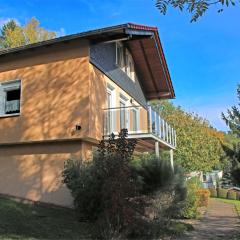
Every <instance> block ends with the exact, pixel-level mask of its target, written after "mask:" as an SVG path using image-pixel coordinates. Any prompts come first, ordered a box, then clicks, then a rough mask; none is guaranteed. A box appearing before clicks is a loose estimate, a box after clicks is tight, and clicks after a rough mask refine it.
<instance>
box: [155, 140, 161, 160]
mask: <svg viewBox="0 0 240 240" xmlns="http://www.w3.org/2000/svg"><path fill="white" fill-rule="evenodd" d="M155 154H156V157H157V158H158V159H160V152H159V142H158V141H156V142H155Z"/></svg>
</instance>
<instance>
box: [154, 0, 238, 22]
mask: <svg viewBox="0 0 240 240" xmlns="http://www.w3.org/2000/svg"><path fill="white" fill-rule="evenodd" d="M235 3H236V1H235V0H156V7H157V8H158V9H159V11H160V12H161V13H162V14H164V15H165V14H166V13H167V7H168V6H169V5H170V6H172V7H173V8H178V9H179V10H180V11H183V10H185V9H186V10H187V11H188V12H189V13H190V14H191V15H192V18H191V22H196V21H197V20H198V18H199V17H201V16H202V15H203V14H204V13H205V12H206V11H207V10H208V9H209V8H210V7H211V6H215V7H217V8H218V12H222V11H223V8H224V7H228V6H229V5H232V6H235Z"/></svg>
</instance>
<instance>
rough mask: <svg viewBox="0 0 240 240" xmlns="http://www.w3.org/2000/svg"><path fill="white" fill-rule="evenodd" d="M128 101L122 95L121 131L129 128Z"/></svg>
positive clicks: (120, 103)
mask: <svg viewBox="0 0 240 240" xmlns="http://www.w3.org/2000/svg"><path fill="white" fill-rule="evenodd" d="M127 101H128V99H127V98H126V97H124V96H123V95H122V94H120V102H119V105H120V129H124V128H128V111H127V110H128V109H127V108H126V107H127Z"/></svg>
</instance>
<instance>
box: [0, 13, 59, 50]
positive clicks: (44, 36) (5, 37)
mask: <svg viewBox="0 0 240 240" xmlns="http://www.w3.org/2000/svg"><path fill="white" fill-rule="evenodd" d="M55 37H56V33H55V32H51V31H48V30H46V29H44V28H42V27H40V23H39V21H38V20H37V19H36V18H34V17H33V18H32V19H31V20H30V21H28V22H27V23H26V24H25V25H24V26H19V25H18V24H17V23H16V22H15V21H14V20H10V21H9V22H8V23H6V24H4V25H3V27H2V29H1V36H0V39H1V40H0V48H14V47H19V46H23V45H27V44H31V43H36V42H41V41H45V40H48V39H52V38H55Z"/></svg>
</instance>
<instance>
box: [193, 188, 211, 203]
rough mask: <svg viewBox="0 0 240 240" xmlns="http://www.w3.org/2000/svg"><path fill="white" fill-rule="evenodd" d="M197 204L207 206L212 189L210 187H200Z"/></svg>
mask: <svg viewBox="0 0 240 240" xmlns="http://www.w3.org/2000/svg"><path fill="white" fill-rule="evenodd" d="M196 194H197V198H198V200H197V206H198V207H207V206H208V200H209V197H210V191H209V190H208V189H198V190H197V192H196Z"/></svg>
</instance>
